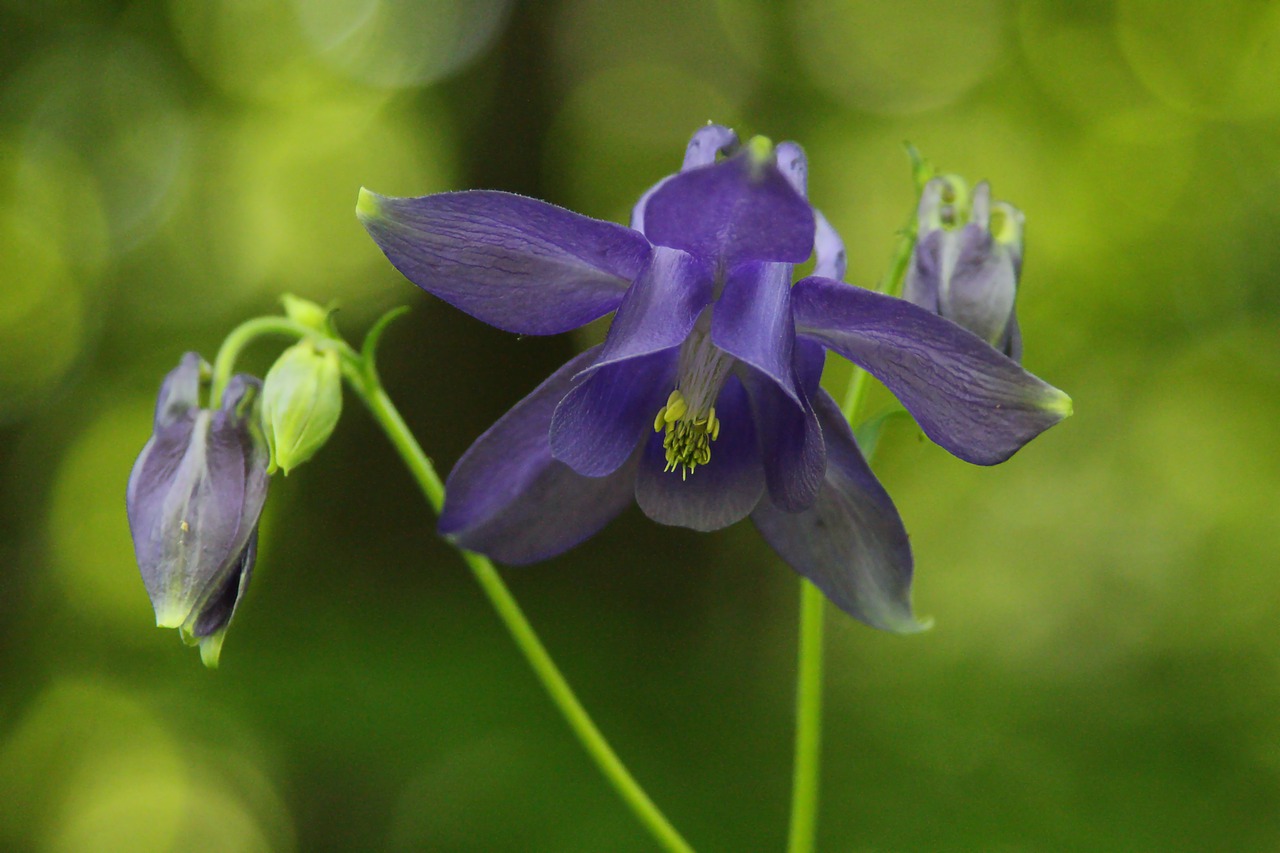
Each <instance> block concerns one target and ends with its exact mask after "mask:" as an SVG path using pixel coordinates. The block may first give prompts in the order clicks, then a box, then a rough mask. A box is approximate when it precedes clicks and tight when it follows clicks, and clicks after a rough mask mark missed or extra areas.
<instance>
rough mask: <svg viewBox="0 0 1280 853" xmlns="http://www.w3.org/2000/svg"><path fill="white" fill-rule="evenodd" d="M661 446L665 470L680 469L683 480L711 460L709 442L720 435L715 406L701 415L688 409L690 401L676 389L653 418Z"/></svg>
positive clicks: (654, 428) (654, 429)
mask: <svg viewBox="0 0 1280 853" xmlns="http://www.w3.org/2000/svg"><path fill="white" fill-rule="evenodd" d="M663 429H665V430H666V435H664V436H663V437H662V447H663V450H664V452H665V455H666V457H667V464H666V467H665V468H664V470H665V471H668V472H671V471H675V470H677V469H678V470H679V471H680V478H681V479H682V480H684V479H688V477H689V475H690V474H692V473H693V472H694V471H695V470H697V468H698V466H699V465H706V464H707V463H709V462H710V461H711V442H713V441H715V440H716V438H718V437H719V435H720V419H719V418H717V417H716V410H715V408H714V407H709V408H708V409H707V411H706V412H705V413H703V414H700V415H699V414H695V413H693V412H690V410H689V404H688V402H687V401H686V399H685V397H684V395H683V394H682V393H680V391H679V390H676V391H672V392H671V395H670V396H669V397H667V404H666V405H665V406H663V407H662V408H661V409H659V410H658V414H657V416H656V417H655V418H654V419H653V431H654V432H662V431H663Z"/></svg>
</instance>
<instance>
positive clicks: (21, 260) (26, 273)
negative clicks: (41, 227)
mask: <svg viewBox="0 0 1280 853" xmlns="http://www.w3.org/2000/svg"><path fill="white" fill-rule="evenodd" d="M0 258H4V265H5V273H4V275H5V283H4V287H3V288H0V340H2V341H3V342H4V343H3V345H2V346H0V423H2V422H4V421H6V420H11V419H13V418H15V417H17V416H19V415H21V414H23V413H25V411H26V410H27V409H28V408H29V407H30V406H31V405H33V404H34V403H36V402H37V401H38V400H40V399H42V398H43V397H44V396H45V395H47V394H49V393H50V392H52V391H53V390H54V389H55V388H56V387H57V386H58V384H59V382H60V380H61V379H62V378H63V376H64V375H65V374H66V372H67V371H68V370H69V369H70V368H71V366H72V365H73V364H74V363H75V360H76V357H77V356H78V355H79V353H80V349H81V347H82V346H83V344H84V328H83V326H84V323H83V311H84V305H83V298H82V295H81V292H80V289H79V288H78V287H77V282H76V279H75V276H74V275H73V274H72V271H71V269H70V268H69V265H68V264H67V262H66V261H65V259H64V258H63V257H62V254H61V252H60V247H58V246H57V245H56V244H55V243H54V242H53V240H52V239H50V236H49V235H48V234H47V233H45V232H43V231H38V230H36V228H35V226H34V224H33V223H32V222H30V220H28V219H27V218H26V217H25V216H23V215H21V214H20V213H19V212H17V211H0Z"/></svg>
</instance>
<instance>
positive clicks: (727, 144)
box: [631, 124, 738, 234]
mask: <svg viewBox="0 0 1280 853" xmlns="http://www.w3.org/2000/svg"><path fill="white" fill-rule="evenodd" d="M737 147H738V134H736V133H734V132H733V131H732V130H730V129H729V128H727V127H721V126H720V125H718V124H709V125H707V126H706V127H700V128H698V129H697V130H696V131H694V133H693V137H692V138H691V139H690V140H689V145H688V147H687V148H685V152H684V163H683V164H682V165H681V166H680V171H681V172H686V171H688V170H689V169H697V168H699V167H701V166H709V165H711V164H712V163H714V162H715V161H716V157H717V156H718V155H719V154H720V153H721V152H723V153H725V154H730V153H732V152H733V151H735V150H736V149H737ZM673 177H675V176H674V175H667V176H666V177H665V178H663V179H662V180H660V181H658V182H657V183H656V184H654V185H653V186H651V187H649V189H648V190H646V191H645V194H644V195H642V196H640V200H639V201H638V202H636V206H635V207H633V208H632V209H631V227H632V228H633V229H634V230H636V231H639V232H640V233H641V234H643V233H644V212H645V208H646V207H647V206H648V204H649V199H650V198H652V197H653V194H654V193H656V192H657V191H658V187H660V186H662V185H663V184H665V183H666V182H667V181H669V180H671V179H672V178H673Z"/></svg>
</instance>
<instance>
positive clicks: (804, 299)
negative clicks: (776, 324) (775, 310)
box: [792, 277, 1071, 465]
mask: <svg viewBox="0 0 1280 853" xmlns="http://www.w3.org/2000/svg"><path fill="white" fill-rule="evenodd" d="M792 309H793V312H794V316H795V320H796V331H797V333H798V334H800V335H803V336H805V337H808V338H811V339H813V340H815V341H817V342H818V343H821V344H823V345H824V346H827V347H830V348H831V349H834V350H835V351H836V352H838V353H840V354H841V355H843V356H844V357H845V358H847V359H849V360H850V361H852V362H854V363H855V364H858V365H860V366H861V367H863V368H865V369H866V370H867V371H868V372H869V373H871V374H872V375H873V376H875V377H876V378H877V379H879V380H880V381H881V382H883V383H884V384H885V385H887V386H888V387H889V390H890V391H892V392H893V393H894V395H895V396H897V398H898V399H899V400H901V401H902V404H903V405H904V406H906V407H907V410H908V411H910V412H911V414H912V415H913V416H914V417H915V419H916V422H917V423H918V424H919V425H920V428H921V429H923V430H924V432H925V434H926V435H928V436H929V438H931V439H933V440H934V441H935V442H937V443H938V444H940V445H941V446H942V447H944V448H946V449H947V450H948V451H950V452H951V453H953V454H955V455H956V456H958V457H960V458H961V459H964V460H966V461H968V462H973V463H976V464H978V465H994V464H996V463H998V462H1003V461H1004V460H1006V459H1008V458H1009V457H1010V456H1012V455H1013V454H1014V453H1015V452H1017V450H1018V449H1019V448H1020V447H1022V445H1024V444H1026V443H1027V442H1028V441H1030V440H1031V439H1032V438H1035V437H1036V436H1037V435H1039V434H1040V433H1041V432H1043V431H1044V430H1046V429H1048V428H1049V427H1051V426H1053V425H1054V424H1056V423H1057V422H1058V421H1060V420H1062V419H1063V418H1065V417H1067V416H1068V415H1070V414H1071V398H1070V397H1068V396H1067V395H1066V394H1064V393H1062V392H1061V391H1059V390H1058V389H1057V388H1054V387H1053V386H1052V385H1049V384H1047V383H1046V382H1044V381H1043V380H1041V379H1039V378H1037V377H1035V376H1032V375H1031V374H1030V373H1028V372H1026V371H1025V370H1023V369H1022V368H1021V367H1019V366H1018V365H1017V364H1016V363H1015V362H1013V361H1011V360H1010V359H1008V358H1006V357H1005V356H1003V355H1001V354H1000V353H999V352H997V351H996V350H995V349H994V348H993V347H991V346H989V345H988V344H987V343H985V342H984V341H983V340H982V339H981V338H978V337H977V336H975V335H973V334H971V333H970V332H967V331H965V330H964V329H962V328H961V327H959V326H957V325H956V324H955V323H952V322H951V321H949V320H944V319H942V318H941V317H938V316H937V315H935V314H931V313H930V312H928V311H926V310H924V309H923V308H919V307H917V306H915V305H912V304H911V303H909V302H907V301H905V300H902V299H894V298H892V297H889V296H885V295H883V294H880V293H875V292H872V291H870V290H864V289H862V288H859V287H854V286H852V285H848V284H843V283H841V282H838V281H832V280H831V279H825V278H817V277H810V278H806V279H804V280H803V281H801V282H800V283H799V284H797V285H796V286H795V288H794V289H793V291H792Z"/></svg>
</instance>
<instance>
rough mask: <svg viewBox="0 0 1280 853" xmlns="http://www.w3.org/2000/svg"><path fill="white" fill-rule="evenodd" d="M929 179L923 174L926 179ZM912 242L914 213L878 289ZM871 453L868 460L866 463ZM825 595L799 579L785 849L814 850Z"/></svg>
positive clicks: (850, 404)
mask: <svg viewBox="0 0 1280 853" xmlns="http://www.w3.org/2000/svg"><path fill="white" fill-rule="evenodd" d="M910 152H911V154H912V160H913V162H914V163H915V164H916V169H915V171H916V188H917V192H918V191H919V190H920V189H921V188H923V185H924V182H923V180H921V175H922V171H921V166H920V161H919V160H918V155H916V154H915V149H910ZM925 180H927V177H926V178H925ZM915 244H916V218H915V212H914V210H913V211H912V215H911V218H910V219H909V220H908V222H907V225H906V227H905V228H903V229H902V230H901V231H900V232H899V239H898V245H897V246H896V247H894V253H893V258H892V259H891V260H890V262H889V271H888V273H887V274H886V276H885V279H884V281H883V282H881V286H880V290H881V292H883V293H887V294H889V295H891V296H898V295H899V294H901V293H902V285H903V281H904V279H905V278H906V274H907V264H909V263H910V262H911V252H912V250H913V249H914V248H915ZM867 379H868V374H867V372H866V371H865V370H863V369H862V368H861V367H858V366H857V365H856V364H855V365H853V372H852V373H851V374H849V384H848V385H846V386H845V391H844V396H843V399H841V401H840V411H841V413H843V414H844V417H845V420H847V421H848V422H849V423H850V424H853V423H854V420H855V419H856V418H857V416H858V410H859V409H861V408H862V402H863V400H864V399H865V398H866V396H867V387H868V382H867ZM870 461H871V458H870V454H868V455H867V462H870ZM825 610H826V599H825V598H824V597H823V595H822V592H821V591H820V590H819V589H818V588H817V587H816V586H814V585H813V584H812V583H810V582H809V581H807V580H805V579H803V578H801V579H800V627H799V631H800V642H799V650H798V652H797V656H798V661H797V666H796V740H795V760H794V765H793V768H794V769H793V772H792V786H791V831H790V834H789V836H788V841H787V851H788V853H812V850H813V845H814V838H815V837H816V835H817V829H818V787H819V786H818V776H819V770H820V768H821V764H822V762H821V758H822V756H821V749H822V650H823V648H822V647H823V629H824V619H823V617H824V614H825Z"/></svg>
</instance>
